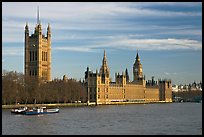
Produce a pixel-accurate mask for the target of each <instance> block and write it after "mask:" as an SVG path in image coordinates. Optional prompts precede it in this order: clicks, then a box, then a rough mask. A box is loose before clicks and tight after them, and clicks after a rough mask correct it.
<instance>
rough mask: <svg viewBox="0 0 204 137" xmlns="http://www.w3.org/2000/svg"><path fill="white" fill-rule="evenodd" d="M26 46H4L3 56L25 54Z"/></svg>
mask: <svg viewBox="0 0 204 137" xmlns="http://www.w3.org/2000/svg"><path fill="white" fill-rule="evenodd" d="M23 55H24V48H21V47H4V48H2V56H23Z"/></svg>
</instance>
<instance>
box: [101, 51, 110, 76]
mask: <svg viewBox="0 0 204 137" xmlns="http://www.w3.org/2000/svg"><path fill="white" fill-rule="evenodd" d="M100 73H101V74H105V73H106V74H108V76H109V68H108V64H107V59H106V51H105V50H104V55H103V62H102V66H101V69H100Z"/></svg>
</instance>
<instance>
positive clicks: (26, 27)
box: [25, 21, 28, 30]
mask: <svg viewBox="0 0 204 137" xmlns="http://www.w3.org/2000/svg"><path fill="white" fill-rule="evenodd" d="M25 29H26V30H28V22H27V21H26V26H25Z"/></svg>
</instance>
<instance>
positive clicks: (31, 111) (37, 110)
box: [11, 107, 59, 115]
mask: <svg viewBox="0 0 204 137" xmlns="http://www.w3.org/2000/svg"><path fill="white" fill-rule="evenodd" d="M11 112H12V113H15V114H23V115H40V114H52V113H59V108H46V107H37V108H27V107H25V108H24V109H22V108H19V109H13V110H11Z"/></svg>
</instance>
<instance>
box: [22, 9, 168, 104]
mask: <svg viewBox="0 0 204 137" xmlns="http://www.w3.org/2000/svg"><path fill="white" fill-rule="evenodd" d="M24 71H25V75H26V76H31V77H37V78H39V79H41V80H43V81H47V82H48V81H51V27H50V25H49V24H48V27H47V36H45V35H44V34H43V33H42V25H41V23H40V19H39V9H38V12H37V24H36V27H35V31H34V34H32V35H29V27H28V24H27V23H26V26H25V70H24ZM84 86H85V88H86V93H85V94H83V97H81V98H84V99H85V101H86V102H88V103H95V104H111V103H114V102H160V101H162V102H172V89H171V88H172V86H171V81H170V80H158V82H157V81H154V79H153V78H152V80H149V81H146V80H145V77H144V76H143V72H142V64H141V62H140V57H139V55H138V52H137V55H136V59H135V63H134V64H133V81H130V79H129V75H128V71H127V69H126V71H125V72H122V74H119V73H115V82H112V81H111V78H110V69H109V67H108V63H107V57H106V52H105V51H104V55H103V60H102V66H101V68H100V71H99V72H98V70H96V72H95V73H93V72H92V71H90V70H89V67H87V70H86V71H85V81H84Z"/></svg>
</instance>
